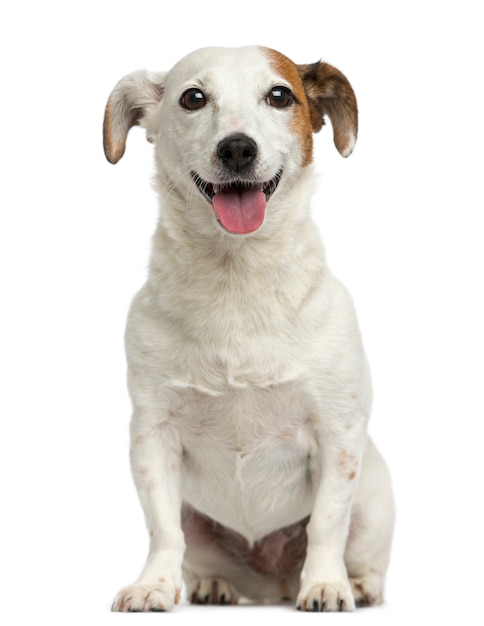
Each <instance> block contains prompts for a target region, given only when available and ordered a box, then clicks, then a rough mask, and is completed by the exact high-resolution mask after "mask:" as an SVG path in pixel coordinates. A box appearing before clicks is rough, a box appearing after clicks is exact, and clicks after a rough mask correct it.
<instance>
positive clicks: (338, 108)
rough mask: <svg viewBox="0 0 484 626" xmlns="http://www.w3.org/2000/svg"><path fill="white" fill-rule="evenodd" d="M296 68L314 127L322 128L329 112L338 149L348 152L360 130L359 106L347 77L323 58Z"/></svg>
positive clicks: (341, 151)
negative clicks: (323, 60)
mask: <svg viewBox="0 0 484 626" xmlns="http://www.w3.org/2000/svg"><path fill="white" fill-rule="evenodd" d="M297 68H298V71H299V75H300V77H301V80H302V82H303V85H304V89H305V91H306V95H307V98H308V102H309V108H310V111H311V124H312V127H313V131H314V132H315V133H317V132H318V131H319V130H320V129H321V127H322V126H323V124H324V119H323V118H324V116H325V115H327V116H328V117H329V119H330V120H331V124H332V126H333V134H334V143H335V145H336V148H337V149H338V152H339V153H340V154H341V155H342V156H344V157H347V156H349V155H350V154H351V153H352V152H353V148H354V147H355V143H356V136H357V133H358V108H357V105H356V97H355V94H354V91H353V89H352V87H351V85H350V83H349V81H348V79H347V78H346V77H345V76H344V75H343V74H342V73H341V72H340V71H339V70H337V69H336V68H335V67H333V66H331V65H329V64H328V63H322V62H320V61H318V62H317V63H312V64H310V65H298V66H297Z"/></svg>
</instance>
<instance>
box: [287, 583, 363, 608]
mask: <svg viewBox="0 0 484 626" xmlns="http://www.w3.org/2000/svg"><path fill="white" fill-rule="evenodd" d="M297 608H298V609H299V610H301V611H313V612H319V611H324V612H335V611H352V610H353V609H354V608H355V602H354V598H353V595H352V593H351V590H350V589H349V586H348V585H344V584H338V583H332V584H320V585H314V586H313V587H311V588H310V589H309V590H308V591H304V592H301V593H300V594H299V596H298V600H297Z"/></svg>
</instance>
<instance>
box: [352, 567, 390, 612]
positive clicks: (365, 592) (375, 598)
mask: <svg viewBox="0 0 484 626" xmlns="http://www.w3.org/2000/svg"><path fill="white" fill-rule="evenodd" d="M350 584H351V589H352V591H353V596H354V598H355V602H356V606H374V605H376V604H382V603H383V580H382V576H380V575H378V574H368V575H366V576H359V577H358V578H351V577H350Z"/></svg>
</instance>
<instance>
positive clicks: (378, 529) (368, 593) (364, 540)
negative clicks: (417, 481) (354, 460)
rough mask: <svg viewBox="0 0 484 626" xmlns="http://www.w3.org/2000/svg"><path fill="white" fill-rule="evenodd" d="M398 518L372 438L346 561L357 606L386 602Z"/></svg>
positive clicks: (363, 468) (364, 464)
mask: <svg viewBox="0 0 484 626" xmlns="http://www.w3.org/2000/svg"><path fill="white" fill-rule="evenodd" d="M394 519H395V511H394V503H393V494H392V488H391V483H390V476H389V473H388V469H387V467H386V465H385V462H384V461H383V459H382V457H381V456H380V454H379V452H378V451H377V449H376V448H375V446H374V444H373V443H372V441H371V440H370V441H369V442H368V448H367V450H366V454H365V456H364V460H363V467H362V472H361V478H360V483H359V485H358V489H357V493H356V494H355V500H354V504H353V509H352V515H351V526H350V533H349V537H348V542H347V545H346V551H345V563H346V567H347V570H348V575H349V579H350V584H351V588H352V591H353V595H354V598H355V603H356V605H357V606H368V605H375V604H382V603H383V599H384V584H385V574H386V570H387V567H388V561H389V557H390V548H391V542H392V535H393V526H394Z"/></svg>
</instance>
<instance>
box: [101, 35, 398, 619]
mask: <svg viewBox="0 0 484 626" xmlns="http://www.w3.org/2000/svg"><path fill="white" fill-rule="evenodd" d="M284 81H285V77H284V76H281V75H279V74H278V73H277V72H276V71H275V69H274V67H273V65H272V63H271V60H270V57H269V56H268V54H267V52H266V51H265V50H264V49H262V48H259V47H249V48H240V49H217V48H208V49H203V50H199V51H196V52H194V53H192V54H190V55H188V56H187V57H186V58H185V59H183V60H182V61H180V62H179V63H178V64H177V65H176V66H175V67H174V68H173V69H172V70H171V71H170V72H164V73H159V74H152V73H148V72H146V73H145V72H143V71H141V72H137V73H135V74H133V75H130V76H128V77H126V78H125V79H123V80H122V81H120V83H119V84H118V85H117V86H116V88H115V90H114V91H113V94H112V95H111V98H110V101H109V103H108V109H107V116H109V118H110V119H109V120H108V122H109V124H108V131H107V133H108V137H107V141H108V148H107V151H108V152H109V146H111V154H116V155H119V154H120V153H121V156H122V152H124V142H125V140H126V134H127V132H128V130H129V127H130V125H131V124H132V119H131V121H130V118H129V116H130V115H131V116H133V115H134V114H133V113H132V111H135V110H140V111H141V112H142V113H141V115H140V116H139V118H138V119H137V121H138V122H139V123H140V124H141V125H142V126H143V127H144V128H145V129H146V131H147V136H148V138H149V139H150V141H152V142H153V143H154V145H155V158H156V167H157V174H156V187H157V190H158V192H159V196H160V217H159V222H158V226H157V229H156V232H155V234H154V238H153V247H152V255H151V262H150V267H149V275H148V278H147V281H146V284H145V285H144V286H143V287H142V289H141V290H140V292H139V293H138V294H137V295H136V297H135V298H134V300H133V303H132V307H131V311H130V315H129V320H128V325H127V331H126V351H127V358H128V383H129V391H130V395H131V399H132V404H133V415H132V422H131V466H132V472H133V477H134V481H135V484H136V487H137V490H138V493H139V498H140V502H141V505H142V507H143V511H144V514H145V517H146V524H147V527H148V531H149V534H150V550H149V555H148V559H147V562H146V566H145V568H144V569H143V571H142V573H141V574H140V576H139V578H138V579H137V581H136V582H135V583H134V584H133V585H130V586H128V587H126V588H125V589H123V590H121V591H120V593H119V594H118V595H117V597H116V599H115V602H114V605H113V609H114V610H118V611H129V610H131V611H133V610H137V611H150V610H170V609H171V608H172V607H173V604H174V603H175V602H177V601H178V599H179V597H180V590H181V587H182V567H183V568H184V571H185V576H186V582H187V585H188V592H189V594H191V593H194V594H197V593H202V595H203V594H204V593H205V591H203V590H204V589H207V588H210V581H211V580H217V581H218V582H217V584H218V586H219V589H224V596H225V597H226V596H229V595H230V596H231V597H233V598H236V597H237V595H238V594H239V593H241V594H243V595H248V596H251V597H255V598H260V599H277V594H278V593H280V587H278V586H277V584H276V582H275V581H272V580H271V579H270V577H268V578H267V579H262V578H261V577H260V576H257V575H254V577H253V578H251V576H250V572H248V570H247V568H246V567H245V566H243V565H240V564H237V563H235V562H231V561H230V559H228V558H227V556H226V555H223V554H221V553H220V554H219V553H218V552H217V551H216V550H213V551H212V550H211V547H210V546H208V545H207V546H197V547H196V549H194V550H192V551H191V552H190V549H189V548H187V547H186V542H185V536H184V533H183V530H182V506H183V505H184V504H185V505H189V506H190V507H192V508H193V509H195V510H196V511H198V512H199V513H201V514H203V515H205V516H208V517H210V518H211V519H213V520H216V522H218V523H219V524H222V525H224V526H226V527H228V528H230V529H232V530H233V531H236V532H237V533H239V534H240V535H242V536H243V537H245V538H246V539H247V542H248V544H249V545H254V544H255V543H256V542H258V541H260V540H261V539H263V538H264V537H265V536H266V535H268V534H269V533H271V532H273V531H275V530H278V529H280V528H282V527H285V526H288V525H290V524H294V523H296V522H298V521H299V520H301V519H302V518H304V517H306V516H309V515H310V516H311V518H310V522H309V525H308V527H307V536H308V547H307V554H306V561H305V564H304V567H303V569H302V572H301V576H300V580H298V581H296V582H295V583H294V584H295V585H296V588H295V589H294V592H293V594H292V596H293V599H294V601H295V602H296V604H297V606H298V607H299V608H301V609H306V610H327V611H332V610H352V609H353V608H354V607H355V600H356V602H358V603H359V602H361V601H367V602H368V603H370V604H372V603H378V602H381V601H382V599H383V589H384V577H385V572H386V569H387V565H388V560H389V552H390V544H391V536H392V528H393V515H394V512H393V500H392V494H391V486H390V480H389V476H388V471H387V469H386V466H385V464H384V462H383V460H382V458H381V456H380V455H379V453H378V452H377V451H376V449H375V447H374V445H373V443H372V442H371V440H369V439H368V437H367V421H368V418H369V414H370V406H371V384H370V376H369V369H368V366H367V363H366V359H365V355H364V351H363V346H362V342H361V338H360V332H359V328H358V324H357V320H356V316H355V312H354V309H353V304H352V301H351V299H350V296H349V295H348V293H347V291H346V290H345V288H344V287H343V286H342V285H341V284H340V283H339V282H338V281H337V280H336V279H335V278H334V277H333V275H332V274H331V273H330V271H329V269H328V267H327V265H326V261H325V256H324V251H323V248H322V245H321V242H320V238H319V234H318V232H317V229H316V228H315V226H314V224H313V221H312V219H311V216H310V200H311V196H312V194H313V190H314V178H315V176H314V171H313V166H312V165H307V166H305V167H303V166H302V163H303V155H302V149H301V142H300V138H299V137H298V136H297V135H296V134H294V132H293V130H292V127H291V120H292V117H291V116H292V113H291V110H290V109H288V110H287V111H281V110H276V109H274V108H273V107H270V106H269V105H268V104H267V103H266V102H265V99H264V94H266V93H267V91H268V89H269V88H270V87H271V86H273V85H280V84H285V83H284ZM190 87H198V88H200V89H202V90H203V92H204V93H205V94H206V95H207V97H208V100H209V103H208V104H207V106H205V107H204V108H203V109H201V110H200V111H189V112H187V111H186V110H184V109H183V108H182V107H181V106H180V95H181V94H182V93H183V91H184V90H186V89H188V88H190ZM233 133H243V134H245V135H247V136H250V137H252V138H253V139H254V140H255V141H256V143H257V146H258V158H257V163H256V164H255V166H254V170H253V176H254V177H255V178H257V180H260V181H267V180H269V179H271V178H272V177H273V176H275V174H276V173H277V172H278V171H279V170H281V169H282V171H283V175H282V178H281V181H280V183H279V187H278V188H277V190H276V192H275V193H274V195H273V196H272V197H271V199H270V200H269V202H268V204H267V209H266V216H265V219H264V223H263V225H262V226H261V228H260V229H259V230H258V231H256V232H255V233H253V234H251V235H249V236H244V235H238V236H234V235H231V234H229V233H227V232H225V231H224V229H223V228H222V227H221V226H220V224H219V223H218V222H217V219H216V215H215V213H214V211H213V208H212V207H211V205H210V204H209V202H207V200H206V199H205V198H204V197H203V196H202V194H201V193H200V192H199V190H198V189H197V187H196V186H195V184H194V181H193V178H192V175H191V172H192V171H196V172H197V173H198V174H199V175H200V176H201V177H202V178H203V179H204V180H207V181H213V180H214V171H215V157H214V154H215V151H216V146H217V144H218V142H219V141H220V140H221V139H223V138H224V137H226V136H227V135H230V134H233ZM353 144H354V140H353ZM353 144H352V145H351V148H352V147H353ZM119 146H122V149H121V148H120V147H119ZM119 158H120V157H119ZM111 160H113V161H115V160H117V157H113V158H112V159H111ZM185 551H186V552H185ZM298 577H299V576H298ZM207 581H208V582H207ZM207 585H208V587H207ZM289 587H290V588H291V585H290V584H289ZM297 587H299V588H297ZM291 589H292V588H291Z"/></svg>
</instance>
